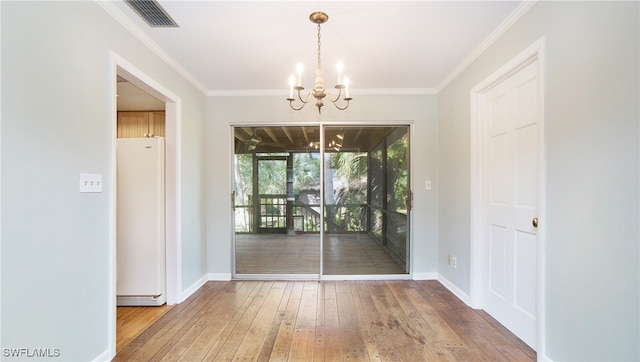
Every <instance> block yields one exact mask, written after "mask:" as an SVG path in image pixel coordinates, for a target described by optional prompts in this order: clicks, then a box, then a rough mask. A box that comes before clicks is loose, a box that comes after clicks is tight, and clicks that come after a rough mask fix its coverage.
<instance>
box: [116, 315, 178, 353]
mask: <svg viewBox="0 0 640 362" xmlns="http://www.w3.org/2000/svg"><path fill="white" fill-rule="evenodd" d="M172 307H173V306H167V305H166V304H165V305H161V306H157V307H118V309H117V312H116V316H117V317H116V353H117V352H120V351H121V350H122V348H123V347H124V346H126V345H127V344H129V343H130V342H131V341H133V340H134V339H135V338H136V337H137V336H139V335H140V333H142V331H144V330H145V329H147V327H149V326H150V325H152V324H153V323H154V322H155V321H157V320H158V319H160V317H162V316H163V315H164V314H165V313H166V312H168V311H169V310H170V309H171V308H172Z"/></svg>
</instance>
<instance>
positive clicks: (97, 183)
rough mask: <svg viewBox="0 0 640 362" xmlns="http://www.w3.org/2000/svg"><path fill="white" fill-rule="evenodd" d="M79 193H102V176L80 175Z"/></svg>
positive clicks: (94, 174) (95, 174) (96, 174)
mask: <svg viewBox="0 0 640 362" xmlns="http://www.w3.org/2000/svg"><path fill="white" fill-rule="evenodd" d="M80 192H102V175H101V174H98V173H81V174H80Z"/></svg>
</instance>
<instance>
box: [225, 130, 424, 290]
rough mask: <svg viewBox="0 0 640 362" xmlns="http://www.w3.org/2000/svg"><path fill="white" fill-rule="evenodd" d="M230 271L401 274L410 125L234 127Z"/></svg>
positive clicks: (277, 274)
mask: <svg viewBox="0 0 640 362" xmlns="http://www.w3.org/2000/svg"><path fill="white" fill-rule="evenodd" d="M233 134H234V149H235V152H234V156H233V157H234V162H233V164H234V166H233V167H234V169H233V174H234V202H233V204H234V225H235V234H234V256H235V257H234V261H235V263H234V265H235V269H234V277H237V278H242V277H252V278H256V277H258V278H269V277H274V278H275V277H282V276H283V275H284V276H286V277H296V278H321V277H338V276H354V275H359V276H366V275H377V276H380V275H390V276H402V275H405V276H407V275H408V273H409V263H408V260H409V259H408V255H409V249H410V248H409V240H410V228H409V211H410V206H411V204H410V202H411V200H410V196H411V192H410V184H409V180H410V175H409V170H410V167H409V149H410V143H409V126H408V125H392V126H351V125H322V124H321V125H312V126H308V125H305V126H255V127H248V126H236V127H233Z"/></svg>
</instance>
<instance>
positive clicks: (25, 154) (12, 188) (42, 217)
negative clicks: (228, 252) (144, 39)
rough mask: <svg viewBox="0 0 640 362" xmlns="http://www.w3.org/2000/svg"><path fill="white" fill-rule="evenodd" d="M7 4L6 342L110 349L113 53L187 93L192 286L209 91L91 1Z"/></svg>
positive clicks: (185, 236)
mask: <svg viewBox="0 0 640 362" xmlns="http://www.w3.org/2000/svg"><path fill="white" fill-rule="evenodd" d="M0 4H1V6H2V10H1V16H2V19H1V22H2V124H1V127H2V134H1V135H2V194H1V195H2V266H1V268H2V271H1V275H2V309H1V312H2V315H1V316H2V321H1V323H2V324H1V329H2V336H1V337H2V339H1V341H0V345H1V347H2V348H3V358H5V356H4V348H50V349H51V350H53V349H54V348H57V349H59V351H60V357H58V358H57V360H65V361H71V360H82V361H87V360H93V359H94V358H96V357H98V356H103V357H104V356H108V353H109V351H108V350H109V347H110V346H109V341H110V337H111V336H109V335H108V334H109V332H108V330H109V328H108V325H109V323H110V322H112V321H110V320H109V319H108V318H109V315H110V312H111V311H110V307H109V304H110V301H111V300H112V298H114V296H112V295H110V290H109V285H108V281H109V277H110V270H111V269H110V265H109V263H108V255H109V235H110V232H111V229H110V221H109V220H110V210H109V199H110V197H111V194H112V192H113V185H111V184H109V180H110V178H111V174H110V172H111V170H110V159H109V158H110V155H111V151H110V149H109V145H110V142H111V139H110V135H109V132H110V127H111V124H112V122H113V120H112V119H110V114H111V108H110V107H111V101H110V99H111V93H110V92H111V90H112V87H113V84H112V81H113V74H112V73H113V71H114V69H113V68H112V65H111V63H110V59H109V51H110V50H113V51H114V52H115V53H117V54H119V55H120V56H121V57H122V58H124V59H125V60H127V61H128V62H130V63H131V64H133V65H134V66H135V67H137V68H139V69H141V70H142V71H143V72H144V73H145V74H147V75H148V76H149V77H151V78H152V79H154V80H155V81H157V82H158V83H159V84H161V85H162V86H164V87H165V88H166V89H168V90H169V91H171V92H172V93H173V94H175V95H177V96H178V97H180V98H181V99H182V130H181V132H182V133H181V134H182V138H181V142H182V160H181V161H182V174H181V177H182V204H181V205H180V208H181V212H182V217H183V218H182V235H181V236H182V242H183V244H182V255H183V260H182V265H183V270H182V275H183V285H185V286H188V285H190V284H192V283H193V282H195V281H196V280H197V279H198V278H200V277H202V276H203V275H204V274H205V273H206V266H205V262H206V260H204V255H205V252H204V250H205V248H206V245H205V238H204V204H203V202H202V198H201V195H202V194H204V191H203V187H204V182H203V180H204V174H203V171H202V170H203V169H204V167H203V165H204V153H203V142H204V138H203V130H204V120H205V112H206V96H205V95H204V94H203V93H202V92H200V91H198V90H197V89H196V88H195V87H193V86H192V85H191V84H190V83H188V82H187V81H185V80H184V78H183V77H181V76H180V75H179V74H178V73H177V72H176V71H174V70H173V69H172V68H170V67H169V66H167V65H166V63H164V62H163V61H162V60H161V59H160V58H159V57H158V56H156V55H154V54H153V53H152V52H151V51H149V50H148V49H147V48H146V47H145V46H143V45H142V44H141V43H140V42H138V41H137V40H135V38H133V36H132V35H131V34H130V33H129V32H128V31H126V30H125V29H124V28H123V27H122V26H121V25H119V24H118V23H116V21H115V20H114V18H113V17H111V16H110V15H109V14H108V13H107V12H105V10H104V9H102V8H101V7H100V6H98V5H97V4H96V3H94V2H6V1H3V2H1V3H0ZM81 172H90V173H99V174H102V175H103V182H104V192H103V193H100V194H80V193H78V177H79V174H80V173H81ZM112 315H113V314H112ZM7 359H9V358H7Z"/></svg>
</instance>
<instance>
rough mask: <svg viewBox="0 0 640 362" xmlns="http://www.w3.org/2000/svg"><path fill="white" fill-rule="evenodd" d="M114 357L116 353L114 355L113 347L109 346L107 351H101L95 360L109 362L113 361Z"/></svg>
mask: <svg viewBox="0 0 640 362" xmlns="http://www.w3.org/2000/svg"><path fill="white" fill-rule="evenodd" d="M113 357H115V354H114V355H112V354H111V348H109V349H107V350H106V351H104V352H102V353H100V354H99V355H98V356H97V357H96V358H94V359H93V361H96V362H108V361H111V360H112V359H113Z"/></svg>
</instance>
